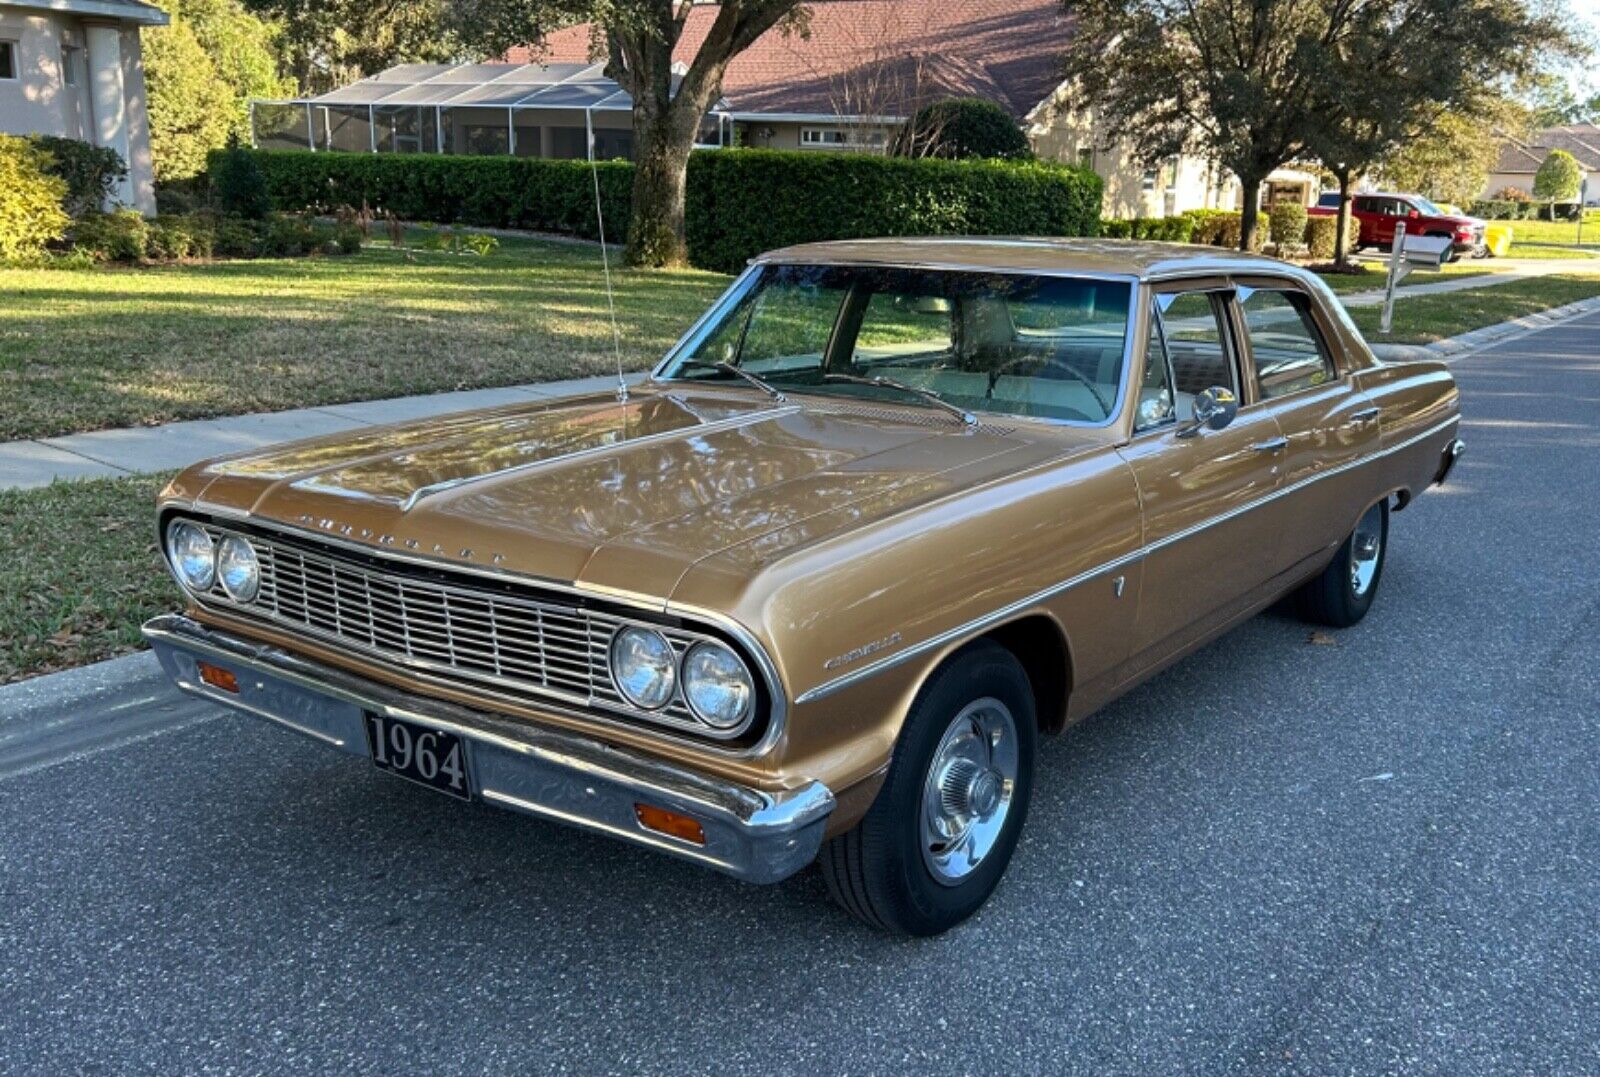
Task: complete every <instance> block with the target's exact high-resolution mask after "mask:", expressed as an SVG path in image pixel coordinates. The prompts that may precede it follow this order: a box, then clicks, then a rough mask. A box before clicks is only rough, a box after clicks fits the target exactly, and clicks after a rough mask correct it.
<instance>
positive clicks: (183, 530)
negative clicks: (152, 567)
mask: <svg viewBox="0 0 1600 1077" xmlns="http://www.w3.org/2000/svg"><path fill="white" fill-rule="evenodd" d="M167 557H168V559H169V560H171V562H172V568H173V571H174V572H176V573H177V574H178V580H179V582H180V583H182V584H183V585H184V586H185V587H187V588H188V589H189V590H191V591H209V590H210V589H211V585H212V584H214V583H216V582H217V556H216V549H215V548H214V544H213V543H212V541H211V536H210V535H208V534H206V532H205V528H203V527H201V526H200V525H199V524H193V523H190V522H189V521H187V520H179V521H178V522H177V523H175V524H173V525H172V526H171V527H169V528H167Z"/></svg>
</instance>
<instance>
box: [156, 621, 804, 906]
mask: <svg viewBox="0 0 1600 1077" xmlns="http://www.w3.org/2000/svg"><path fill="white" fill-rule="evenodd" d="M144 635H145V639H147V640H149V641H150V646H151V648H152V649H153V650H154V651H155V653H156V657H157V658H158V659H160V661H161V666H162V668H163V669H165V670H166V672H167V675H168V676H170V677H171V678H172V680H173V682H174V683H175V684H176V685H177V686H178V687H179V688H181V689H182V690H184V691H185V692H190V693H192V694H194V695H197V696H202V697H204V698H206V699H209V700H212V701H214V702H216V703H220V704H223V705H224V706H228V707H233V708H235V709H236V710H241V711H244V712H245V713H247V714H253V715H255V716H257V717H259V718H266V719H270V720H271V721H273V722H276V723H278V724H279V725H283V726H287V727H288V728H290V729H293V730H294V731H296V732H298V733H303V734H305V735H306V736H308V737H311V738H312V739H313V740H317V741H320V742H322V743H323V744H327V745H330V746H332V747H335V748H339V749H341V750H343V751H346V752H350V753H351V754H353V755H360V756H366V755H367V740H366V732H365V728H364V719H363V714H365V713H368V712H371V713H377V714H383V715H387V716H389V717H393V718H401V719H404V720H406V721H410V722H416V723H419V724H421V725H427V726H433V727H435V728H438V729H444V730H448V731H449V732H451V733H454V734H456V735H458V736H459V737H461V738H462V739H463V740H464V741H466V742H467V745H468V748H467V750H468V752H469V753H470V761H469V762H470V765H469V767H468V773H469V775H470V779H471V785H472V792H473V795H474V796H478V797H482V798H483V800H484V801H486V802H487V803H490V804H496V805H499V806H501V807H505V808H513V809H515V810H518V811H524V812H527V813H529V814H531V815H537V816H540V817H542V818H546V819H555V820H558V821H560V822H563V823H569V824H571V825H574V826H579V827H583V828H585V829H587V830H595V831H599V832H601V833H604V834H609V835H610V836H612V837H615V838H621V839H622V840H624V841H631V842H634V843H635V844H638V845H644V846H647V847H649V848H652V849H657V850H660V851H661V852H665V853H670V854H672V855H674V856H678V857H682V858H685V859H687V860H692V861H695V862H696V863H699V864H703V865H705V866H707V867H711V868H715V869H717V870H719V871H724V872H727V873H728V874H730V875H734V876H737V877H738V878H741V879H745V880H747V881H749V882H758V883H769V882H777V881H778V880H780V879H784V878H787V877H788V876H790V875H793V874H794V873H795V872H796V871H799V870H800V869H801V868H803V867H805V866H806V865H807V864H809V863H810V862H811V861H812V860H813V859H815V858H816V855H817V850H818V848H819V847H820V846H821V844H822V834H823V829H824V827H825V826H826V825H827V820H828V814H829V813H830V812H831V811H832V810H833V806H834V800H833V794H832V793H830V792H829V791H828V789H827V787H826V786H824V785H823V784H822V783H820V782H811V783H810V784H808V785H806V786H803V787H801V788H799V789H795V790H790V791H785V792H781V793H769V792H766V791H764V790H759V789H753V788H750V787H747V786H742V785H737V784H734V783H732V782H726V781H722V780H719V779H713V778H708V777H705V776H704V775H701V774H698V773H695V772H694V771H691V770H687V769H685V768H683V767H680V766H676V765H674V764H671V763H666V762H662V761H661V760H658V759H654V758H651V757H650V756H647V755H644V754H643V753H640V752H635V751H631V750H629V749H625V748H617V747H613V746H611V745H608V744H603V743H601V742H600V741H597V740H592V739H590V738H588V737H582V736H578V735H576V734H572V733H566V732H558V731H553V730H549V729H542V728H538V727H535V726H531V725H529V724H528V723H526V722H522V721H517V720H513V719H510V718H506V717H503V716H499V715H494V714H490V713H487V712H484V711H477V710H473V709H470V708H467V707H462V706H458V705H456V704H453V703H447V702H444V701H442V700H434V699H428V698H423V697H417V696H413V695H409V694H406V693H404V692H401V691H398V690H396V689H393V688H390V687H387V686H385V685H382V684H379V683H377V682H375V681H371V680H367V679H366V678H362V677H357V676H354V675H352V674H349V673H346V672H344V671H342V670H338V669H334V668H333V667H331V666H326V665H323V664H321V663H318V662H313V661H311V660H309V659H306V658H302V657H300V656H298V655H294V654H291V653H289V652H288V651H284V650H282V649H281V648H278V647H273V646H270V645H266V644H261V643H256V642H253V641H250V640H247V639H243V638H241V637H239V636H235V635H231V634H229V633H226V632H221V631H218V630H216V629H214V628H208V627H207V626H205V625H202V624H200V623H199V622H197V621H194V620H192V619H190V618H188V617H183V616H180V615H177V614H168V615H165V616H161V617H157V618H155V619H154V620H152V621H150V622H149V623H147V624H146V625H145V626H144ZM202 661H203V662H206V663H208V664H210V665H213V666H216V667H220V668H221V669H224V670H227V671H228V672H230V673H232V674H233V675H234V678H235V680H236V683H237V685H238V689H239V690H238V692H237V693H234V692H229V691H226V690H224V689H221V688H218V687H215V686H213V685H212V684H209V683H207V682H206V681H204V680H202V679H201V677H200V672H199V668H198V665H197V663H199V662H202ZM638 804H646V805H649V806H652V807H657V808H665V809H666V810H668V811H672V812H677V813H680V814H682V815H687V816H690V817H692V818H693V819H695V820H697V821H699V823H700V824H701V827H702V829H703V831H704V834H705V842H704V844H703V845H701V844H694V843H692V842H689V841H687V840H684V839H681V838H675V837H671V836H669V835H666V834H662V833H659V832H657V831H653V830H647V829H645V828H644V827H643V825H641V824H640V822H639V820H638V815H637V811H636V808H635V805H638Z"/></svg>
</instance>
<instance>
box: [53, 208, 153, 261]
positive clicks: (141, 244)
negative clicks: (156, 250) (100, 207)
mask: <svg viewBox="0 0 1600 1077" xmlns="http://www.w3.org/2000/svg"><path fill="white" fill-rule="evenodd" d="M72 245H73V247H74V248H76V249H77V250H80V251H84V252H86V253H87V254H88V255H89V256H90V257H91V258H93V259H94V260H95V261H97V262H137V261H139V260H140V259H142V258H144V256H145V255H146V254H147V253H148V252H149V249H150V224H149V222H147V221H146V220H145V219H144V218H143V217H141V216H140V215H139V211H138V210H132V209H122V210H118V211H117V212H115V213H90V214H87V215H86V216H84V217H81V218H80V219H79V220H78V222H77V223H76V224H74V225H73V226H72Z"/></svg>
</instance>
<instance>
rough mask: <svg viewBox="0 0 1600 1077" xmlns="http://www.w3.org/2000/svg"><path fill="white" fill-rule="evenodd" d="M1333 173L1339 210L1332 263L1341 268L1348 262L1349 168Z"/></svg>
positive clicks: (1334, 234)
mask: <svg viewBox="0 0 1600 1077" xmlns="http://www.w3.org/2000/svg"><path fill="white" fill-rule="evenodd" d="M1334 175H1335V176H1336V177H1337V178H1338V180H1339V212H1338V214H1337V215H1336V216H1335V220H1337V221H1338V224H1337V225H1336V226H1335V227H1334V230H1333V264H1334V265H1336V266H1338V267H1339V268H1340V269H1343V268H1344V267H1346V266H1348V265H1349V264H1350V170H1349V169H1348V168H1341V169H1338V170H1336V171H1335V172H1334Z"/></svg>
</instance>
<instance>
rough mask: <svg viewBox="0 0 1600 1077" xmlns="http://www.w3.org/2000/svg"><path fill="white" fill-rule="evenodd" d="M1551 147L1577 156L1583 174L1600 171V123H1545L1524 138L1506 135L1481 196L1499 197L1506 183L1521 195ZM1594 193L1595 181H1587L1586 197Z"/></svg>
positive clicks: (1530, 189)
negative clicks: (1541, 127)
mask: <svg viewBox="0 0 1600 1077" xmlns="http://www.w3.org/2000/svg"><path fill="white" fill-rule="evenodd" d="M1552 150H1566V151H1567V152H1568V153H1570V154H1572V156H1573V157H1574V158H1576V159H1577V162H1578V167H1579V168H1581V169H1583V171H1584V173H1585V174H1587V175H1593V174H1595V173H1600V124H1593V123H1569V124H1566V125H1564V126H1562V127H1546V128H1545V129H1544V130H1542V131H1535V132H1534V133H1533V135H1532V136H1531V137H1528V138H1508V139H1506V141H1505V143H1504V144H1503V145H1502V146H1501V147H1500V158H1499V160H1498V161H1496V162H1495V166H1494V171H1493V172H1491V173H1489V180H1488V182H1487V183H1485V184H1484V187H1483V194H1482V195H1480V196H1479V197H1481V198H1499V197H1500V192H1502V191H1504V190H1505V189H1506V188H1508V187H1510V188H1512V189H1514V190H1518V191H1521V192H1522V193H1523V194H1525V195H1531V194H1532V193H1533V183H1534V179H1535V177H1537V176H1538V174H1539V166H1540V165H1542V164H1544V159H1545V158H1546V157H1548V156H1550V151H1552ZM1596 197H1597V191H1596V187H1595V181H1594V180H1592V179H1591V180H1590V181H1589V201H1590V204H1593V203H1594V201H1595V199H1596Z"/></svg>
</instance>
